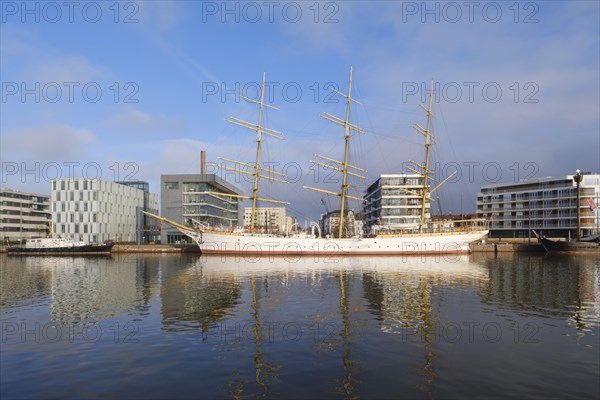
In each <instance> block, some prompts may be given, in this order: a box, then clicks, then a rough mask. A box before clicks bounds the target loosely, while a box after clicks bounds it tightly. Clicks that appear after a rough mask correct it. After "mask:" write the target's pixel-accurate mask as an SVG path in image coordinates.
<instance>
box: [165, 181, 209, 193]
mask: <svg viewBox="0 0 600 400" xmlns="http://www.w3.org/2000/svg"><path fill="white" fill-rule="evenodd" d="M164 187H165V189H166V190H179V182H165V186H164ZM181 189H182V192H184V193H185V192H189V193H193V192H208V191H210V190H212V186H211V185H208V184H207V183H201V182H183V183H182V185H181Z"/></svg>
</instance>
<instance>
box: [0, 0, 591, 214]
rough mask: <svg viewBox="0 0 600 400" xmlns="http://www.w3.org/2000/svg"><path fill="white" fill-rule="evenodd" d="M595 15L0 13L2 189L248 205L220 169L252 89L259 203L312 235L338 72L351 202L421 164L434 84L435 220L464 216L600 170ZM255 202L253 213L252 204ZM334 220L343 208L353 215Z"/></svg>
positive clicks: (228, 7)
mask: <svg viewBox="0 0 600 400" xmlns="http://www.w3.org/2000/svg"><path fill="white" fill-rule="evenodd" d="M599 4H600V3H599V2H597V1H564V2H563V1H523V2H514V1H510V2H504V1H497V2H480V1H473V2H462V1H461V2H435V1H430V2H420V1H419V2H412V1H343V2H342V1H323V2H316V1H290V2H278V1H264V2H263V1H257V2H252V1H249V2H248V1H246V2H237V1H229V2H221V1H218V2H211V1H207V2H200V1H170V2H163V1H138V2H134V1H122V2H116V1H107V2H100V1H97V2H80V1H76V2H38V1H28V2H21V1H18V2H13V1H2V2H0V6H1V18H2V20H1V25H0V28H1V29H0V81H1V83H2V88H1V89H2V90H1V96H2V98H1V103H0V107H1V108H0V163H1V166H2V170H1V181H0V185H1V186H2V187H9V188H13V189H18V190H26V191H32V192H38V193H46V194H49V193H50V191H51V186H50V182H51V180H52V179H54V178H68V177H86V178H90V179H94V178H99V179H105V180H145V181H148V182H149V183H150V188H151V191H153V192H156V193H160V175H161V174H184V173H199V171H200V155H199V154H200V150H206V151H207V161H208V162H209V166H208V171H209V172H212V173H216V174H218V175H219V176H221V177H223V178H224V179H226V180H227V181H229V182H230V183H232V184H234V185H236V186H238V187H240V188H241V189H242V190H244V191H245V192H246V194H249V193H250V190H251V184H250V182H249V179H248V178H247V177H246V176H245V175H241V174H235V173H230V172H227V171H226V170H223V169H219V168H217V166H218V165H220V164H222V161H221V160H220V159H219V158H218V157H226V158H230V159H236V160H240V161H243V162H247V163H252V162H254V157H255V145H256V136H255V134H254V133H253V132H252V131H249V130H245V129H242V128H240V127H237V126H235V125H231V124H228V123H227V122H225V119H226V118H228V117H232V116H233V117H237V118H241V119H245V120H248V121H251V122H253V123H256V121H257V119H258V108H257V107H256V106H255V104H253V103H250V102H247V101H245V100H244V99H242V98H241V97H240V95H245V96H247V97H249V98H257V96H258V94H259V91H258V88H259V86H260V82H261V80H262V77H263V73H264V74H266V80H267V90H266V96H265V97H266V102H267V103H268V104H270V105H272V106H274V107H276V108H277V109H270V108H268V109H266V111H265V114H264V121H263V122H264V124H265V125H266V126H268V127H269V128H271V129H275V130H277V131H281V132H282V133H283V136H284V137H285V140H278V139H274V138H268V139H267V140H266V141H265V142H264V145H263V147H264V148H263V150H264V151H263V152H262V155H263V158H262V161H263V162H266V163H268V164H265V165H266V166H267V168H274V169H275V170H276V171H278V172H282V173H284V174H285V175H287V180H288V181H289V183H288V184H280V183H276V182H262V184H261V190H262V194H261V196H262V197H266V198H275V199H279V200H283V201H287V202H290V205H289V206H288V213H289V214H291V215H294V216H296V217H298V218H299V219H300V221H304V220H316V219H318V217H319V213H322V212H323V211H325V208H327V209H329V210H332V209H336V208H338V207H339V199H338V198H336V197H333V198H330V197H329V196H325V197H324V196H323V195H322V194H319V193H316V192H311V191H307V190H305V189H303V186H313V187H321V188H324V189H327V190H334V191H339V186H340V182H341V181H340V177H339V176H337V175H335V174H332V173H331V171H330V170H326V169H322V168H319V167H317V166H315V165H312V164H311V163H310V160H314V159H315V157H314V154H315V153H319V154H322V155H325V156H327V157H330V158H334V159H341V157H342V155H343V143H344V131H343V129H342V128H341V127H339V126H337V125H335V124H333V123H331V122H329V121H326V120H325V119H323V118H321V117H320V114H322V113H323V112H327V113H330V114H333V115H337V116H340V117H342V118H344V115H345V100H344V99H343V98H342V97H340V96H338V95H336V94H335V93H334V92H332V90H331V89H332V88H334V89H337V90H339V91H341V92H344V93H346V92H347V90H348V81H349V73H350V68H351V67H352V70H353V87H352V97H353V98H354V99H356V100H357V101H358V102H359V103H354V102H353V103H352V107H351V112H350V120H351V122H352V123H353V124H357V125H360V126H361V127H362V128H364V130H365V133H364V134H356V135H355V136H353V137H352V138H351V144H350V162H351V163H352V164H353V165H357V166H360V167H362V168H364V169H365V170H366V173H365V175H366V177H367V179H365V180H360V179H358V178H357V179H352V180H351V181H350V185H351V186H350V194H353V195H355V196H358V197H361V196H362V194H363V192H364V190H365V189H366V188H367V187H368V186H369V185H370V184H371V183H372V182H373V181H374V180H375V179H376V178H377V177H378V176H379V175H380V174H386V173H402V172H405V167H406V165H407V162H408V161H409V160H414V161H417V162H422V161H423V159H424V137H423V136H422V135H421V134H420V133H418V132H417V131H416V130H414V129H413V125H414V124H419V125H421V126H425V124H426V114H425V112H424V111H423V109H422V107H421V104H423V103H425V102H426V100H427V91H428V90H429V85H430V82H431V81H432V80H433V81H434V82H435V86H434V87H435V94H434V101H433V121H432V131H433V133H434V135H435V138H436V144H435V146H433V148H432V149H433V150H432V168H433V169H434V170H435V172H436V181H437V182H439V181H441V180H443V179H444V178H445V177H447V176H449V175H450V174H452V172H456V173H455V175H454V176H453V177H452V178H451V179H450V180H449V181H448V182H447V183H446V184H445V185H443V186H442V187H441V188H440V189H439V190H437V191H436V192H435V194H434V200H435V204H434V206H433V209H434V211H435V212H440V211H441V212H443V213H450V212H451V213H461V212H464V213H468V212H474V210H475V204H476V196H477V192H478V190H479V188H480V187H481V185H484V184H490V183H510V182H516V181H519V180H522V179H527V178H536V177H546V176H561V175H562V176H564V175H568V174H572V173H573V172H574V171H575V170H576V169H580V170H582V171H590V172H594V173H598V172H600V104H599V103H600V63H599V58H600V39H599V38H600V35H599V32H600V24H599V20H600V6H599ZM262 205H263V206H270V204H267V203H264V204H262ZM350 208H352V209H355V210H358V209H359V208H360V203H358V202H356V203H355V202H352V204H350Z"/></svg>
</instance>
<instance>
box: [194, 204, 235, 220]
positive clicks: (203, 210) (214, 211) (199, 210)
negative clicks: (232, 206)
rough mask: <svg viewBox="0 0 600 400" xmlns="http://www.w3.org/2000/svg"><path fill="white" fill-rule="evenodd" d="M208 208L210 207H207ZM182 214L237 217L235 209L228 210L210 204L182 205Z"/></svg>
mask: <svg viewBox="0 0 600 400" xmlns="http://www.w3.org/2000/svg"><path fill="white" fill-rule="evenodd" d="M209 208H210V209H209ZM183 215H186V216H187V215H189V216H193V215H198V216H204V215H214V216H216V217H222V218H233V219H237V215H238V214H237V210H233V211H229V210H222V209H220V208H218V207H211V206H206V207H204V206H183Z"/></svg>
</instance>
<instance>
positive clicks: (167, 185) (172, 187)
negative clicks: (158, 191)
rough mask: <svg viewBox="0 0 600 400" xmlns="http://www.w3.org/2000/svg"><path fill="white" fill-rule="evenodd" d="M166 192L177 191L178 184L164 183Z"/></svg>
mask: <svg viewBox="0 0 600 400" xmlns="http://www.w3.org/2000/svg"><path fill="white" fill-rule="evenodd" d="M165 189H166V190H179V182H165Z"/></svg>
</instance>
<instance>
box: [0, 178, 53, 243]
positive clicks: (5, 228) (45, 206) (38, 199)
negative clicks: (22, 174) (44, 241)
mask: <svg viewBox="0 0 600 400" xmlns="http://www.w3.org/2000/svg"><path fill="white" fill-rule="evenodd" d="M50 222H51V214H50V196H48V195H43V194H37V193H27V192H21V191H18V190H12V189H8V188H3V189H0V239H1V240H2V242H4V243H6V242H17V241H21V240H26V239H31V238H34V237H38V238H39V237H46V236H47V235H48V233H49V230H50Z"/></svg>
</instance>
